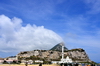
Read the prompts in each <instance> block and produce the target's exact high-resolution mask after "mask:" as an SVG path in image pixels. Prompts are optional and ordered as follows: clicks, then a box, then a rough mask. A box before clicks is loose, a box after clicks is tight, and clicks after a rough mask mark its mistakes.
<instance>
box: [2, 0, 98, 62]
mask: <svg viewBox="0 0 100 66" xmlns="http://www.w3.org/2000/svg"><path fill="white" fill-rule="evenodd" d="M99 24H100V0H17V1H15V0H0V57H7V56H10V55H16V54H17V53H18V52H20V51H25V50H34V49H50V48H51V47H53V46H54V45H56V44H57V43H60V42H62V41H63V42H64V43H65V46H66V47H67V48H68V49H73V48H83V49H84V50H85V51H86V52H87V54H88V55H89V57H90V59H91V60H93V61H95V62H100V58H99V55H100V52H99V49H100V26H99Z"/></svg>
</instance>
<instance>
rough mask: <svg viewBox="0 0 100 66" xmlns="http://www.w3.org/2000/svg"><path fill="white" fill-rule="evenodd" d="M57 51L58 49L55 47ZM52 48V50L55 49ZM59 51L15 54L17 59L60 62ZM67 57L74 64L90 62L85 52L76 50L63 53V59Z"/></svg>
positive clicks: (35, 51) (79, 49)
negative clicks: (33, 58)
mask: <svg viewBox="0 0 100 66" xmlns="http://www.w3.org/2000/svg"><path fill="white" fill-rule="evenodd" d="M58 46H59V45H58ZM56 48H57V49H58V48H59V47H57V46H56ZM56 48H53V49H56ZM61 55H62V53H61V51H58V50H57V51H55V50H52V49H51V50H34V51H24V52H20V53H19V54H17V57H19V58H23V57H24V58H30V59H32V57H35V59H37V60H38V59H44V60H56V61H57V60H60V59H61ZM67 56H69V57H70V58H71V59H72V60H73V61H74V62H90V59H89V57H88V55H87V54H86V52H85V50H83V49H81V48H78V49H72V50H68V49H67V51H65V52H64V58H66V57H67Z"/></svg>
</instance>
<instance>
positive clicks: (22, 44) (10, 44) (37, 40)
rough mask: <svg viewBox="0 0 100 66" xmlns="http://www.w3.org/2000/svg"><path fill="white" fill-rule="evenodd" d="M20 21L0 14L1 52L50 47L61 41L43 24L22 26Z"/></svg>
mask: <svg viewBox="0 0 100 66" xmlns="http://www.w3.org/2000/svg"><path fill="white" fill-rule="evenodd" d="M21 23H22V20H21V19H19V18H16V17H14V18H13V19H10V18H8V17H7V16H5V15H0V50H1V51H2V52H3V51H4V52H9V51H24V50H34V49H50V48H52V47H53V46H54V45H56V44H57V43H60V42H62V41H63V40H62V38H61V37H60V36H59V35H57V34H56V33H55V32H53V31H52V30H49V29H46V28H44V26H36V25H30V24H27V25H26V26H25V27H23V26H22V25H21Z"/></svg>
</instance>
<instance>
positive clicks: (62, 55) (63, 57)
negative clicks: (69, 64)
mask: <svg viewBox="0 0 100 66" xmlns="http://www.w3.org/2000/svg"><path fill="white" fill-rule="evenodd" d="M62 59H64V45H62Z"/></svg>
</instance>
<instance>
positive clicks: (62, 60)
mask: <svg viewBox="0 0 100 66" xmlns="http://www.w3.org/2000/svg"><path fill="white" fill-rule="evenodd" d="M59 63H72V59H70V58H69V57H68V56H67V57H66V58H65V59H64V58H63V59H61V61H59Z"/></svg>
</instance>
